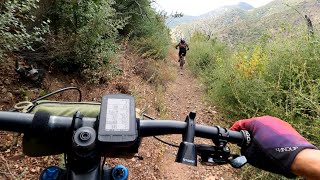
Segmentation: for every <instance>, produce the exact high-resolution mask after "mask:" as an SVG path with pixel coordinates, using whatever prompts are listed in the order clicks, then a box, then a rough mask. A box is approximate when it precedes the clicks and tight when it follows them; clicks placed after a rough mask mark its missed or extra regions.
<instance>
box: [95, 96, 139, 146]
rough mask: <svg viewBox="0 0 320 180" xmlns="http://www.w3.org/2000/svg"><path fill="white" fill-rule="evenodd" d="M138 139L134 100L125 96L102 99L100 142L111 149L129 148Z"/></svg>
mask: <svg viewBox="0 0 320 180" xmlns="http://www.w3.org/2000/svg"><path fill="white" fill-rule="evenodd" d="M137 139H138V127H137V120H136V114H135V102H134V98H133V97H132V96H129V95H125V94H115V95H106V96H103V97H102V103H101V108H100V116H99V127H98V141H99V142H100V143H102V144H107V145H109V146H111V147H129V146H132V145H134V143H135V142H136V141H137Z"/></svg>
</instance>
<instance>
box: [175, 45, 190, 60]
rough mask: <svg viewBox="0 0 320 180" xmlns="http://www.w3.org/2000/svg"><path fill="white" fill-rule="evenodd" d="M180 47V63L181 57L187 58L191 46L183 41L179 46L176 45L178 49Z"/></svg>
mask: <svg viewBox="0 0 320 180" xmlns="http://www.w3.org/2000/svg"><path fill="white" fill-rule="evenodd" d="M178 47H179V61H178V62H180V56H186V54H187V50H189V45H188V44H187V43H186V41H185V40H184V39H181V40H180V42H179V44H178V45H176V49H178Z"/></svg>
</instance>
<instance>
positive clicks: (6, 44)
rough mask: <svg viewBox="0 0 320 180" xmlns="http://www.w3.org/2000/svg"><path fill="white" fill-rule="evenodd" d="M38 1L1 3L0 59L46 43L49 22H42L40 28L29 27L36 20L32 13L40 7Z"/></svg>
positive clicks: (13, 0)
mask: <svg viewBox="0 0 320 180" xmlns="http://www.w3.org/2000/svg"><path fill="white" fill-rule="evenodd" d="M38 1H39V0H25V1H17V0H12V1H3V2H0V12H1V13H0V14H1V16H0V59H1V58H3V56H4V55H5V53H8V52H12V51H18V50H23V49H28V50H33V48H32V46H33V43H35V42H43V41H44V38H43V35H44V34H45V33H48V32H49V23H50V21H49V20H47V21H43V22H41V23H40V24H41V25H40V27H35V26H33V27H29V26H28V23H30V22H34V21H35V20H36V17H35V16H33V15H32V13H31V12H32V10H34V9H37V8H38V7H39V6H38V5H37V3H38Z"/></svg>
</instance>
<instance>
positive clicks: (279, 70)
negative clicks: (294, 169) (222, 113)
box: [189, 34, 320, 146]
mask: <svg viewBox="0 0 320 180" xmlns="http://www.w3.org/2000/svg"><path fill="white" fill-rule="evenodd" d="M209 42H210V41H207V40H206V41H203V40H201V41H198V42H197V41H194V40H193V41H192V42H191V43H190V44H192V45H194V46H196V47H193V49H195V50H193V51H190V53H189V58H190V64H191V66H190V67H191V68H192V71H193V72H194V73H196V74H198V75H200V78H201V79H202V82H203V84H205V87H206V91H207V96H208V99H210V100H211V101H212V102H214V103H216V104H218V105H219V106H220V107H221V108H223V109H224V110H226V112H228V114H229V115H231V118H233V119H238V118H248V117H253V116H260V115H264V114H268V115H272V116H277V117H280V118H282V119H284V120H286V121H288V122H290V123H291V124H292V125H293V126H294V127H295V128H297V129H298V131H299V132H300V133H302V134H303V135H304V136H305V137H306V138H308V139H309V140H310V141H311V142H313V143H314V144H316V145H317V146H319V145H320V138H319V137H317V136H316V135H317V134H318V133H317V132H319V130H320V122H319V119H320V76H319V72H320V66H319V63H320V58H319V57H320V51H319V49H320V39H319V37H316V36H315V37H314V38H312V39H310V40H308V38H307V37H306V36H305V35H303V34H300V35H297V36H285V37H284V36H277V37H276V38H275V39H272V40H270V41H269V42H268V43H264V42H261V43H258V44H256V45H254V46H250V47H239V48H237V50H236V51H235V52H233V53H232V54H231V53H229V54H228V55H224V56H222V55H221V54H219V52H221V50H219V48H218V49H217V48H215V47H216V46H210V43H209ZM197 48H199V49H197ZM222 52H223V53H228V52H231V51H230V50H228V49H227V48H226V47H224V48H222Z"/></svg>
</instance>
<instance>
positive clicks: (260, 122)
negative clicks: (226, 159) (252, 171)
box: [231, 116, 316, 178]
mask: <svg viewBox="0 0 320 180" xmlns="http://www.w3.org/2000/svg"><path fill="white" fill-rule="evenodd" d="M231 130H234V131H240V130H247V131H249V132H250V133H251V137H252V142H251V145H250V146H249V147H245V148H242V149H241V153H242V154H243V155H244V156H245V157H246V158H247V160H248V162H249V164H251V165H252V166H255V167H257V168H260V169H263V170H266V171H270V172H273V173H277V174H282V175H284V176H286V177H289V178H293V177H295V175H294V174H293V173H291V164H292V163H293V160H294V158H295V157H296V155H297V154H298V153H299V152H300V151H302V150H303V149H306V148H311V149H316V147H315V146H313V145H312V144H310V143H309V142H308V141H307V140H306V139H305V138H303V137H302V136H301V135H300V134H299V133H298V132H297V131H296V130H295V129H293V127H292V126H291V125H290V124H289V123H287V122H285V121H282V120H280V119H278V118H275V117H271V116H263V117H255V118H251V119H244V120H239V121H237V122H235V123H234V124H233V126H232V127H231Z"/></svg>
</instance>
